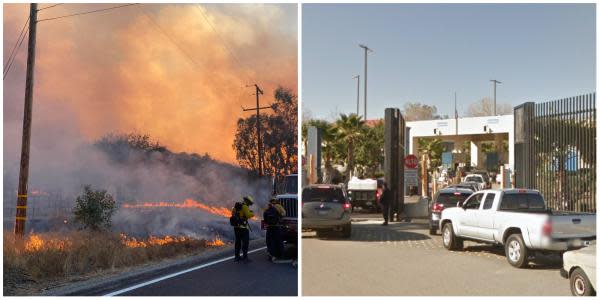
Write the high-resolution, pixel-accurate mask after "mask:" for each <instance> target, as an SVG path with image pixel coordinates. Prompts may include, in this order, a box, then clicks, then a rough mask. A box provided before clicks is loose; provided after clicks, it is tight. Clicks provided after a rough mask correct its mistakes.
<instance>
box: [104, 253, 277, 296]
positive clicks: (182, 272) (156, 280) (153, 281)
mask: <svg viewBox="0 0 600 300" xmlns="http://www.w3.org/2000/svg"><path fill="white" fill-rule="evenodd" d="M264 249H267V247H261V248H258V249H254V250H251V251H248V253H254V252H257V251H261V250H264ZM233 258H234V256H229V257H225V258H221V259H219V260H215V261H211V262H209V263H205V264H202V265H199V266H195V267H193V268H189V269H186V270H183V271H179V272H176V273H172V274H169V275H165V276H163V277H159V278H156V279H152V280H150V281H146V282H143V283H140V284H136V285H134V286H131V287H128V288H124V289H122V290H118V291H116V292H112V293H109V294H106V295H104V296H105V297H106V296H118V295H120V294H123V293H127V292H129V291H132V290H135V289H139V288H141V287H144V286H147V285H150V284H154V283H157V282H159V281H163V280H165V279H169V278H173V277H176V276H179V275H182V274H185V273H189V272H192V271H196V270H200V269H204V268H206V267H210V266H212V265H216V264H218V263H222V262H224V261H228V260H230V259H233Z"/></svg>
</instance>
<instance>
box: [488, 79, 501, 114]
mask: <svg viewBox="0 0 600 300" xmlns="http://www.w3.org/2000/svg"><path fill="white" fill-rule="evenodd" d="M490 81H491V82H493V83H494V116H497V114H496V84H498V83H502V82H500V81H498V80H496V79H490Z"/></svg>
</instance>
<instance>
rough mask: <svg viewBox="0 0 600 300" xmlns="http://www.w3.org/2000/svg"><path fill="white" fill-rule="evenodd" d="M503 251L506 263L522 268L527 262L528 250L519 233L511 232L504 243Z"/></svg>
mask: <svg viewBox="0 0 600 300" xmlns="http://www.w3.org/2000/svg"><path fill="white" fill-rule="evenodd" d="M504 252H505V254H506V259H507V260H508V263H509V264H510V265H511V266H513V267H516V268H524V267H526V266H527V264H528V263H529V261H528V257H527V256H528V255H529V253H527V252H529V251H528V250H527V247H526V246H525V242H524V241H523V236H522V235H521V234H520V233H514V234H511V235H510V236H509V237H508V239H506V243H505V244H504Z"/></svg>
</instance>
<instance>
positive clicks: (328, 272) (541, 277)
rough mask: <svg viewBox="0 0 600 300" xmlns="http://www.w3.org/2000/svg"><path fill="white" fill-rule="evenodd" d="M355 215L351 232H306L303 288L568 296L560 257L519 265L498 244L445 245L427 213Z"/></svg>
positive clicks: (341, 292) (307, 291)
mask: <svg viewBox="0 0 600 300" xmlns="http://www.w3.org/2000/svg"><path fill="white" fill-rule="evenodd" d="M370 216H371V217H374V216H373V215H370ZM354 220H355V221H353V224H352V237H351V238H350V239H341V238H339V237H336V236H333V235H330V236H325V237H321V236H318V237H317V236H315V234H314V233H313V232H305V233H303V234H302V294H303V295H305V296H330V295H336V296H476V295H482V296H527V295H529V296H542V295H548V296H569V295H570V291H569V282H568V280H565V279H563V278H562V277H560V275H559V272H558V271H559V268H560V267H561V260H560V258H558V259H557V258H556V257H545V258H543V259H539V260H538V263H539V264H532V265H530V266H529V267H528V268H526V269H516V268H513V267H511V266H510V265H509V264H508V262H506V258H505V257H504V253H503V249H502V248H498V247H495V246H490V245H482V244H476V243H472V242H465V246H466V247H465V250H463V251H456V252H453V251H448V250H446V249H445V248H444V247H443V246H442V241H441V237H440V236H439V235H436V236H430V235H429V232H428V225H427V223H426V220H414V221H413V222H412V223H391V224H390V225H389V226H381V222H382V221H383V220H382V219H380V218H369V215H356V218H354Z"/></svg>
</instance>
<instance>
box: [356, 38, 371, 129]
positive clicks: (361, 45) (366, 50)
mask: <svg viewBox="0 0 600 300" xmlns="http://www.w3.org/2000/svg"><path fill="white" fill-rule="evenodd" d="M358 46H359V47H361V48H363V49H365V117H364V119H365V121H366V120H367V53H369V52H373V49H371V48H369V47H367V46H365V45H363V44H359V45H358Z"/></svg>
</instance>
